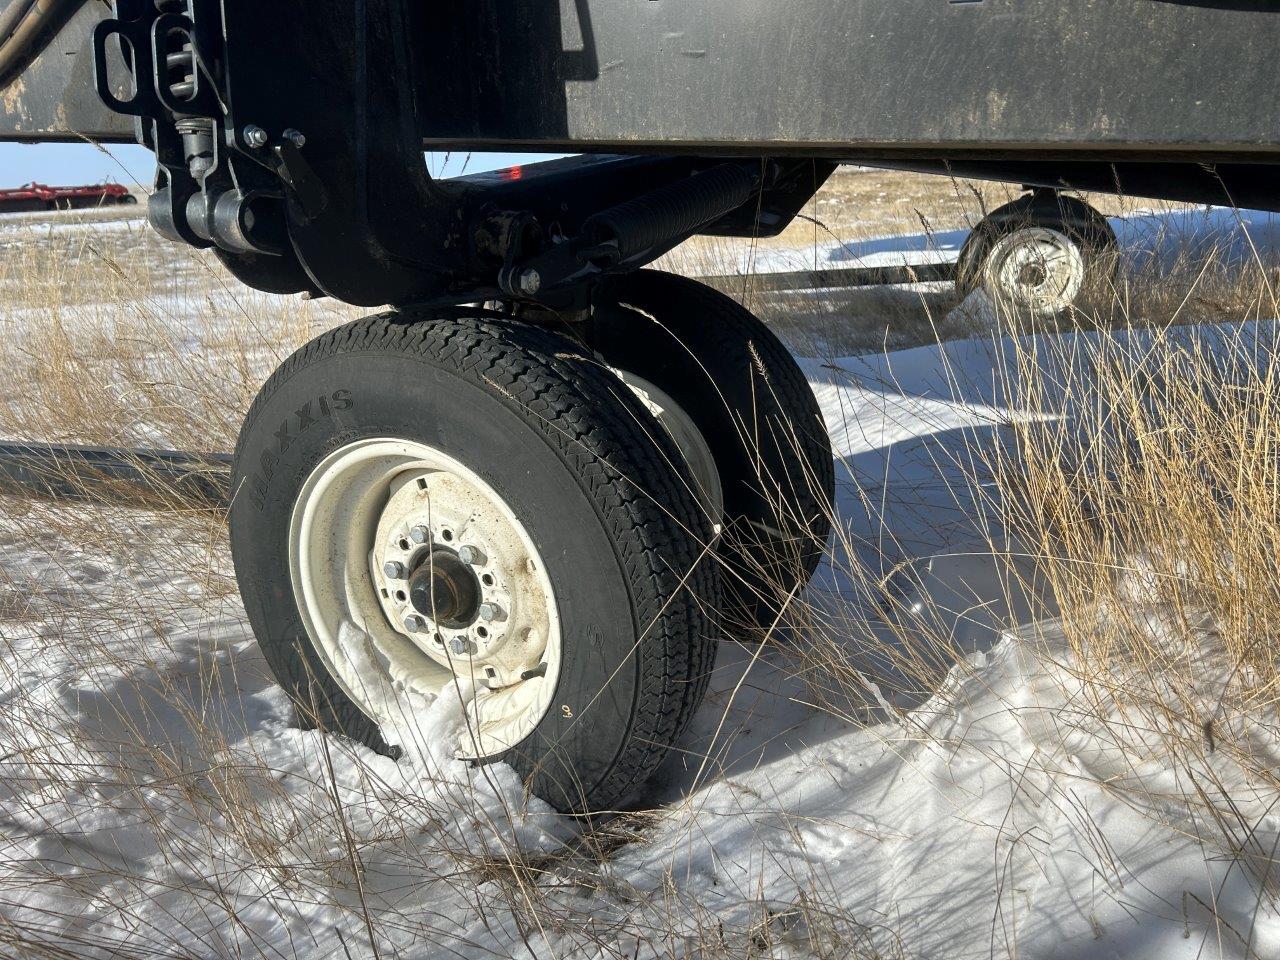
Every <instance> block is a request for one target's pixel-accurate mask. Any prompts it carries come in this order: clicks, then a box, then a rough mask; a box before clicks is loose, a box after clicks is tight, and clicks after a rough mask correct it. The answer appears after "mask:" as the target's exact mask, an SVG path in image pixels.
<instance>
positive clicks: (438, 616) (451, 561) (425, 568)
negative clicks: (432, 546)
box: [409, 549, 480, 630]
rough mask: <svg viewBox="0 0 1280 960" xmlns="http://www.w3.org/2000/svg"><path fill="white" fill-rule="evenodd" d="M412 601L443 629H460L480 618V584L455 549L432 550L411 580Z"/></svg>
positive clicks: (410, 594)
mask: <svg viewBox="0 0 1280 960" xmlns="http://www.w3.org/2000/svg"><path fill="white" fill-rule="evenodd" d="M409 602H410V603H412V604H413V608H414V609H415V610H417V611H418V612H419V613H420V614H422V615H423V616H424V617H427V618H429V619H431V620H434V621H435V622H436V623H438V624H440V625H441V626H442V627H449V628H451V629H454V630H461V629H463V628H465V627H467V626H468V625H470V624H471V623H472V621H474V620H475V619H476V617H477V616H478V615H479V611H480V581H479V579H478V578H477V577H476V575H475V572H474V571H473V569H472V568H471V567H470V566H469V565H467V564H465V563H463V562H462V561H461V560H460V559H458V555H457V554H456V553H454V552H453V551H452V550H444V549H437V550H433V551H432V552H431V554H430V555H429V556H427V557H426V558H425V559H424V560H423V561H422V562H421V563H419V564H418V566H417V568H415V570H414V571H413V573H412V574H411V575H410V577H409Z"/></svg>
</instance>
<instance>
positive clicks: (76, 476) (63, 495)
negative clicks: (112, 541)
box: [0, 443, 231, 509]
mask: <svg viewBox="0 0 1280 960" xmlns="http://www.w3.org/2000/svg"><path fill="white" fill-rule="evenodd" d="M230 484H231V456H230V454H211V453H186V452H181V451H175V450H146V449H122V448H113V447H84V446H70V445H65V444H44V443H0V493H10V494H21V495H24V496H37V497H48V498H53V499H58V500H86V501H91V502H95V503H119V504H120V505H122V506H132V505H136V504H137V503H138V502H139V496H140V495H146V494H150V495H152V496H153V497H158V498H162V499H170V498H174V497H177V498H180V499H181V500H182V502H183V503H186V504H189V505H191V506H194V507H201V508H209V509H225V508H226V507H227V506H228V505H229V504H230Z"/></svg>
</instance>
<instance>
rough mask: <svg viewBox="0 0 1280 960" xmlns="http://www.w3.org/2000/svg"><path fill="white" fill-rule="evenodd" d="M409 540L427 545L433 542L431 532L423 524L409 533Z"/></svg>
mask: <svg viewBox="0 0 1280 960" xmlns="http://www.w3.org/2000/svg"><path fill="white" fill-rule="evenodd" d="M409 539H410V540H412V541H413V542H414V543H427V542H429V541H430V540H431V531H430V530H428V529H427V528H426V527H424V526H423V525H422V524H418V525H417V526H416V527H414V528H413V529H412V530H410V531H409Z"/></svg>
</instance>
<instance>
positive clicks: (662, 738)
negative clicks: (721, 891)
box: [230, 313, 720, 811]
mask: <svg viewBox="0 0 1280 960" xmlns="http://www.w3.org/2000/svg"><path fill="white" fill-rule="evenodd" d="M651 424H652V418H651V416H650V414H649V413H648V411H647V410H646V409H645V408H644V407H643V406H642V405H641V404H640V403H639V401H638V400H637V399H636V398H635V396H634V395H632V394H631V393H630V391H628V390H627V389H626V387H625V386H624V385H622V384H620V383H619V381H618V380H617V379H616V378H615V377H614V376H612V375H611V374H609V373H608V372H607V371H605V370H602V369H601V368H600V367H599V366H598V365H597V364H595V363H593V362H588V361H586V360H585V359H584V358H583V357H582V355H581V349H580V348H579V347H577V346H576V345H575V344H573V343H572V342H570V341H569V340H567V339H565V338H562V337H560V336H558V335H556V334H553V333H550V332H547V331H545V330H540V329H536V328H531V327H528V326H523V325H520V324H518V323H515V322H512V321H506V320H501V319H489V318H483V319H479V318H467V317H439V316H430V317H427V316H424V315H422V314H416V315H415V314H401V313H391V314H384V315H381V316H376V317H371V318H369V319H365V320H360V321H357V322H354V323H350V324H347V325H346V326H343V327H340V328H338V329H336V330H334V331H332V332H330V333H327V334H325V335H323V336H321V337H320V338H318V339H317V340H314V341H313V342H312V343H310V344H308V345H307V346H306V347H303V348H302V349H301V350H299V351H298V352H297V353H295V354H294V355H293V356H292V357H290V358H289V359H288V360H286V361H285V363H284V364H283V365H282V366H281V367H280V369H279V370H277V371H276V373H275V374H274V375H273V376H272V377H271V379H270V380H269V381H268V382H267V384H266V385H265V386H264V387H263V388H262V391H261V392H260V394H259V395H258V398H257V400H256V401H255V402H254V404H253V407H252V409H251V410H250V412H249V415H248V418H247V420H246V422H245V425H244V428H243V431H242V433H241V436H240V441H239V444H238V445H237V448H236V455H235V464H234V475H233V487H232V489H233V491H235V493H234V497H233V500H232V506H231V518H230V519H231V549H232V555H233V558H234V562H235V569H236V575H237V577H238V578H239V582H240V590H241V595H242V596H243V598H244V604H245V609H246V610H247V612H248V615H249V620H250V622H251V623H252V625H253V629H254V632H255V633H256V635H257V637H258V640H259V643H260V645H261V648H262V651H263V654H264V656H265V657H266V659H267V662H268V664H269V665H270V667H271V669H272V671H273V672H274V673H275V676H276V678H277V679H278V680H279V682H280V684H281V685H282V686H283V687H284V688H285V690H286V691H288V693H289V695H290V696H291V697H292V698H293V700H294V702H295V703H296V704H297V705H298V707H299V713H300V715H301V716H302V717H304V718H309V719H310V721H311V722H312V723H314V724H316V725H322V726H323V727H324V728H326V729H330V730H333V731H337V732H340V733H343V734H346V735H347V736H349V737H351V738H353V739H355V740H358V741H361V742H363V743H365V744H368V745H369V746H371V747H373V748H374V749H378V750H382V751H384V752H390V753H392V754H393V755H394V749H393V748H389V747H388V745H387V744H386V743H385V742H384V740H383V739H382V736H381V734H380V731H379V730H378V729H377V727H376V725H375V724H374V723H373V722H372V721H371V720H369V719H368V718H367V717H365V715H364V714H362V713H361V712H360V711H359V709H358V708H357V707H356V705H355V704H354V703H353V702H352V701H351V700H350V699H349V698H348V697H347V696H346V695H345V694H344V693H343V692H342V691H341V690H340V689H339V687H338V685H337V683H336V682H335V681H333V680H332V679H331V678H330V677H329V676H328V674H327V673H326V671H325V669H324V667H323V665H322V662H321V660H320V657H319V656H318V654H317V653H316V651H315V649H314V648H313V646H312V644H311V642H310V640H309V639H308V637H307V634H306V632H305V629H304V627H303V624H302V621H301V619H300V617H299V613H298V609H297V606H296V603H295V600H294V596H293V591H292V588H291V584H290V578H289V572H288V571H289V562H288V544H287V538H288V525H289V520H290V516H291V513H292V511H293V508H294V503H295V500H296V498H297V496H298V494H299V491H300V489H301V487H302V485H303V484H304V482H305V480H306V478H307V477H308V475H309V474H310V473H311V471H312V470H313V469H314V468H315V466H316V465H317V464H318V463H319V461H320V460H321V459H322V458H324V457H325V456H327V455H328V454H329V453H331V452H332V451H333V450H335V449H337V448H339V447H341V446H345V445H346V444H349V443H351V442H353V441H355V440H358V439H361V438H367V437H371V436H396V437H404V438H407V439H414V440H418V441H421V442H425V443H428V444H431V445H433V446H436V447H437V448H441V449H446V450H448V451H449V453H450V454H451V455H452V456H454V457H456V458H457V459H459V460H461V461H462V462H464V463H466V464H468V466H469V467H471V469H473V470H476V472H478V473H480V474H481V475H482V476H483V477H484V478H485V480H486V481H487V482H488V483H489V484H490V485H491V486H493V487H494V488H495V489H496V490H497V492H498V493H499V494H500V495H501V496H502V497H503V498H504V500H506V502H507V503H508V504H509V505H510V506H511V508H512V510H513V511H514V512H515V513H516V515H517V516H518V517H519V518H520V520H521V522H522V523H523V524H524V525H525V528H526V530H527V531H528V532H529V535H530V536H531V538H532V539H533V540H534V542H535V544H536V545H537V547H538V550H539V553H540V555H541V557H542V559H543V562H544V563H545V564H546V565H547V572H548V575H549V576H550V579H551V582H552V585H553V588H554V590H555V592H556V599H557V607H558V610H559V615H560V619H561V628H562V664H561V673H560V679H559V683H558V685H557V689H556V695H555V699H554V700H553V701H552V706H551V709H550V710H549V711H548V714H547V716H546V717H545V718H544V719H543V720H542V722H541V724H540V725H539V726H538V727H537V729H536V730H535V731H534V733H533V734H532V735H530V737H528V738H527V739H526V740H525V741H523V742H522V743H521V744H519V745H518V746H517V747H515V748H513V749H512V750H510V751H509V752H508V753H507V754H505V755H504V756H503V757H501V758H500V759H504V760H506V761H507V762H509V763H510V764H511V765H512V766H513V767H514V768H515V769H516V770H517V771H518V772H519V773H520V774H521V776H522V777H523V778H524V779H525V781H526V783H527V784H528V786H529V788H530V789H531V791H532V792H533V793H534V794H536V795H537V796H540V797H542V798H544V799H545V800H547V801H548V802H550V803H551V804H552V805H554V806H555V807H557V808H559V809H560V810H564V811H600V810H606V809H612V808H616V807H617V806H618V805H619V804H621V803H623V802H624V801H625V800H627V798H628V797H629V796H631V795H632V794H633V793H634V792H635V791H636V790H637V789H638V788H639V786H640V785H641V784H642V783H643V782H644V781H645V780H646V779H647V778H648V777H649V776H650V774H652V773H653V771H654V770H655V769H656V767H657V766H658V764H659V763H660V762H661V760H662V758H663V757H664V756H665V755H666V753H667V751H668V749H669V748H670V746H671V744H672V743H673V742H674V741H675V740H676V738H677V737H679V736H680V734H681V732H682V731H683V730H684V729H685V727H686V725H687V724H688V723H689V720H690V718H691V717H692V716H693V713H694V711H695V710H696V709H697V706H698V703H699V702H700V701H701V699H702V696H703V694H704V692H705V690H706V684H707V680H708V678H709V676H710V673H711V669H712V665H713V661H714V657H715V647H716V641H717V637H718V625H717V622H716V616H717V613H716V612H717V610H718V608H719V602H720V578H719V571H718V569H717V567H716V564H715V562H714V560H713V559H711V558H708V557H707V556H706V551H705V549H704V548H703V546H701V545H702V544H705V543H706V542H707V540H708V538H709V537H710V536H711V529H710V525H709V524H708V523H706V521H705V520H703V519H701V518H700V517H699V515H698V514H699V510H698V507H697V505H696V502H695V500H694V499H693V497H692V495H691V494H689V493H688V492H687V490H686V489H685V487H684V485H683V484H682V483H681V481H680V479H679V478H678V477H677V475H676V473H675V471H674V469H673V468H672V467H671V466H670V464H671V463H674V462H676V461H677V459H678V457H679V453H678V451H677V450H676V449H675V447H674V445H672V444H671V441H670V440H669V438H667V437H666V436H665V435H663V434H661V432H659V436H658V437H657V438H656V439H654V438H651V436H650V434H651V433H652V432H653V431H652V430H651ZM494 759H498V758H494Z"/></svg>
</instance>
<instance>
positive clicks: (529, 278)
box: [520, 267, 542, 297]
mask: <svg viewBox="0 0 1280 960" xmlns="http://www.w3.org/2000/svg"><path fill="white" fill-rule="evenodd" d="M541 289H542V274H540V273H538V271H537V270H535V269H533V267H530V268H529V269H528V270H525V271H524V272H523V273H521V274H520V292H521V293H526V294H528V295H529V296H531V297H532V296H533V295H534V294H535V293H537V292H538V291H539V290H541Z"/></svg>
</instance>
